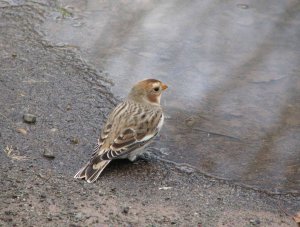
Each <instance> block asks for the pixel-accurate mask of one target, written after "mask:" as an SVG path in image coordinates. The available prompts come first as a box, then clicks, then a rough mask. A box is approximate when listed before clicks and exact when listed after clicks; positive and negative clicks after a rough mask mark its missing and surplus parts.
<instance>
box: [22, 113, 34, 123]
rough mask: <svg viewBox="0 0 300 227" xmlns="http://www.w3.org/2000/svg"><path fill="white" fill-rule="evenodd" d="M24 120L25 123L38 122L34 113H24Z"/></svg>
mask: <svg viewBox="0 0 300 227" xmlns="http://www.w3.org/2000/svg"><path fill="white" fill-rule="evenodd" d="M23 120H24V122H25V123H29V124H33V123H35V122H36V116H35V115H33V114H24V115H23Z"/></svg>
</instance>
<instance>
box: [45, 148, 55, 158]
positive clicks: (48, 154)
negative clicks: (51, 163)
mask: <svg viewBox="0 0 300 227" xmlns="http://www.w3.org/2000/svg"><path fill="white" fill-rule="evenodd" d="M43 156H44V157H46V158H50V159H53V158H55V155H54V153H53V151H51V150H49V149H45V150H44V153H43Z"/></svg>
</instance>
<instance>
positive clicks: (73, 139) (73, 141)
mask: <svg viewBox="0 0 300 227" xmlns="http://www.w3.org/2000/svg"><path fill="white" fill-rule="evenodd" d="M70 141H71V143H72V144H78V143H79V140H78V139H77V138H71V139H70Z"/></svg>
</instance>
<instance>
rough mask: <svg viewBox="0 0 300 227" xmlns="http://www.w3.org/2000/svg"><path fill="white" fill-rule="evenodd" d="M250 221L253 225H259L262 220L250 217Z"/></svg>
mask: <svg viewBox="0 0 300 227" xmlns="http://www.w3.org/2000/svg"><path fill="white" fill-rule="evenodd" d="M249 222H250V223H251V224H252V225H259V224H260V220H259V219H255V220H254V219H250V220H249Z"/></svg>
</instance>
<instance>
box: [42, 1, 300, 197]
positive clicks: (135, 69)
mask: <svg viewBox="0 0 300 227" xmlns="http://www.w3.org/2000/svg"><path fill="white" fill-rule="evenodd" d="M60 6H61V7H64V8H66V9H67V10H69V11H71V12H72V13H73V17H72V18H65V19H61V15H60V13H59V10H58V12H57V13H56V14H54V15H52V16H51V18H52V19H51V20H48V21H46V23H45V27H46V30H47V31H48V37H49V39H51V40H55V41H56V42H65V43H68V44H71V45H77V46H79V47H80V48H81V51H82V53H83V55H84V57H85V58H86V59H88V60H89V61H90V62H92V63H93V64H94V65H96V67H97V68H99V69H101V70H104V71H107V72H108V73H109V75H110V77H111V78H112V79H113V81H114V82H115V84H116V86H115V87H114V88H113V91H114V92H115V94H117V95H118V96H120V97H124V96H125V95H126V93H127V92H128V89H129V87H130V86H131V85H132V84H133V83H135V82H136V81H138V80H141V79H144V78H147V77H155V78H158V79H161V80H163V81H165V82H166V83H167V84H168V85H169V86H170V89H169V91H168V93H167V94H166V96H165V97H164V100H163V105H164V106H165V108H166V112H167V113H168V119H167V121H166V125H165V128H164V131H163V132H162V136H161V142H160V146H161V147H162V150H163V151H164V154H165V155H164V158H166V159H169V160H172V161H175V162H178V163H188V164H190V165H193V166H195V167H197V168H198V169H200V170H202V171H205V172H208V173H210V174H213V175H216V176H218V177H222V178H229V179H233V180H237V181H239V182H242V183H244V184H248V185H252V186H257V187H260V188H263V189H267V190H271V191H274V190H275V191H298V192H300V177H299V176H300V148H299V147H300V79H299V73H300V67H299V62H300V42H299V41H300V40H299V39H300V38H299V37H300V14H299V9H300V3H299V1H297V0H289V1H279V0H277V1H276V2H274V1H271V0H269V1H263V2H262V1H259V0H256V1H242V2H238V1H226V2H224V1H221V0H219V1H216V0H215V1H150V0H143V1H122V2H121V3H120V2H119V1H96V0H86V1H81V0H80V1H79V0H77V1H75V0H74V1H72V0H64V1H60Z"/></svg>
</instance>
